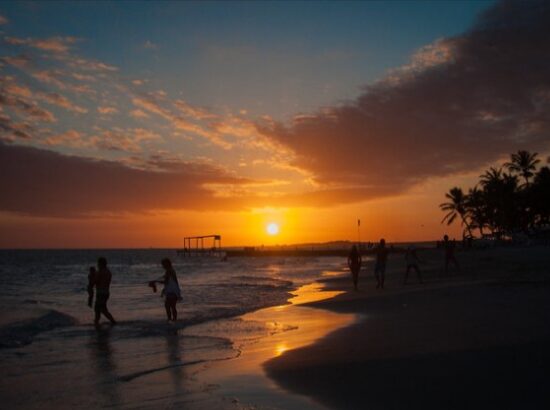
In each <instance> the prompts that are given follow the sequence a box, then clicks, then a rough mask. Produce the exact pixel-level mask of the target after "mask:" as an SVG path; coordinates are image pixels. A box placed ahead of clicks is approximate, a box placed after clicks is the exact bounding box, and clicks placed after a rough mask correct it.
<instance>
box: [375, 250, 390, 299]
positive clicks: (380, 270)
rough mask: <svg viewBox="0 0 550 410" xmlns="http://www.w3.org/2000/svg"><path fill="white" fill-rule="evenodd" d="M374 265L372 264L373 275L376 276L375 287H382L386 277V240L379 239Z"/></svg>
mask: <svg viewBox="0 0 550 410" xmlns="http://www.w3.org/2000/svg"><path fill="white" fill-rule="evenodd" d="M375 253H376V265H374V276H375V277H376V282H377V284H376V289H379V288H380V289H384V280H385V279H386V261H387V260H388V248H386V240H385V239H380V244H379V245H378V247H377V248H376V250H375Z"/></svg>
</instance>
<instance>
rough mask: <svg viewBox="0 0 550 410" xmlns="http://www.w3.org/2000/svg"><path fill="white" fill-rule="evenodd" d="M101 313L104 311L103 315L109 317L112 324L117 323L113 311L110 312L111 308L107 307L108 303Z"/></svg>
mask: <svg viewBox="0 0 550 410" xmlns="http://www.w3.org/2000/svg"><path fill="white" fill-rule="evenodd" d="M101 313H103V316H105V317H106V318H107V319H109V321H110V322H111V323H112V324H115V323H116V320H115V318H114V317H113V315H111V312H109V309H107V304H105V306H104V307H103V309H102V310H101Z"/></svg>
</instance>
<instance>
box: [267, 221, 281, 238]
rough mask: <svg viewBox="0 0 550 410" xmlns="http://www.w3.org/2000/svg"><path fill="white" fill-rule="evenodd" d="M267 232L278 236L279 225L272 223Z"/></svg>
mask: <svg viewBox="0 0 550 410" xmlns="http://www.w3.org/2000/svg"><path fill="white" fill-rule="evenodd" d="M266 230H267V233H268V234H270V235H277V234H278V233H279V225H277V224H276V223H274V222H272V223H270V224H269V225H267V228H266Z"/></svg>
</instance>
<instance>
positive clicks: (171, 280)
mask: <svg viewBox="0 0 550 410" xmlns="http://www.w3.org/2000/svg"><path fill="white" fill-rule="evenodd" d="M161 265H162V267H163V268H164V275H163V276H162V277H161V278H160V279H155V280H152V281H151V282H149V286H150V287H152V288H153V290H154V291H155V292H156V285H155V283H162V284H163V285H164V288H163V289H162V292H161V296H164V308H165V309H166V317H167V319H168V321H169V322H170V321H174V322H175V321H176V320H177V319H178V311H177V309H176V303H177V302H178V300H181V289H180V285H179V283H178V278H177V276H176V271H175V270H174V268H173V267H172V261H170V259H168V258H164V259H163V260H162V261H161Z"/></svg>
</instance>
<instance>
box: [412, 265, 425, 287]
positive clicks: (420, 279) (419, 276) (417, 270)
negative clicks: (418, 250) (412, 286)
mask: <svg viewBox="0 0 550 410" xmlns="http://www.w3.org/2000/svg"><path fill="white" fill-rule="evenodd" d="M414 270H415V271H416V276H418V281H419V282H420V283H424V282H423V281H422V274H421V273H420V268H419V267H418V265H414Z"/></svg>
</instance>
